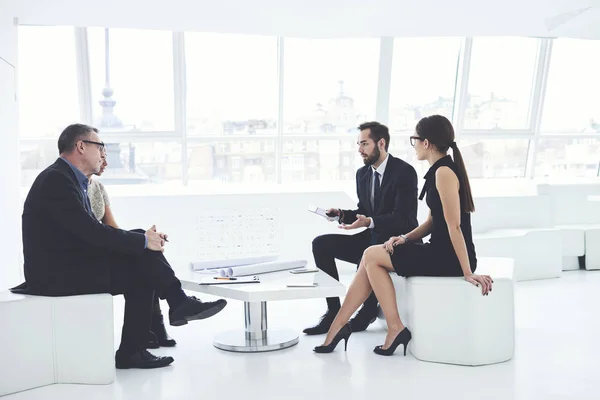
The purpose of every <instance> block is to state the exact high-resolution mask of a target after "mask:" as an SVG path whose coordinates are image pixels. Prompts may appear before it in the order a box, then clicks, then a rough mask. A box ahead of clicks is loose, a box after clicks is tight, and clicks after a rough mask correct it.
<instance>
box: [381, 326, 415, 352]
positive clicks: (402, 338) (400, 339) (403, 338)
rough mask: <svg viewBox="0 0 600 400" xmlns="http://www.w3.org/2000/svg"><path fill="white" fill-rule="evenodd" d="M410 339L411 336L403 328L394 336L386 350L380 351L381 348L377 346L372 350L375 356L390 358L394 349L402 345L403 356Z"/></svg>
mask: <svg viewBox="0 0 600 400" xmlns="http://www.w3.org/2000/svg"><path fill="white" fill-rule="evenodd" d="M410 339H412V334H411V333H410V331H409V330H408V328H404V329H402V330H401V331H400V333H399V334H398V335H397V336H396V338H395V339H394V341H393V342H392V344H391V345H390V347H388V348H387V349H385V350H384V349H382V348H381V346H377V347H375V348H374V349H373V351H374V352H375V354H379V355H380V356H391V355H392V354H394V351H396V347H398V346H399V345H400V344H403V345H404V355H406V348H407V347H408V342H410Z"/></svg>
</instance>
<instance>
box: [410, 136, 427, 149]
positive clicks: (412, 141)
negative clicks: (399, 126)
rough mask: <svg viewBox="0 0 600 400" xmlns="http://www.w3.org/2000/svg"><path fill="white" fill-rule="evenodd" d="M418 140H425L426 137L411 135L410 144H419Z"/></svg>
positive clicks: (413, 145)
mask: <svg viewBox="0 0 600 400" xmlns="http://www.w3.org/2000/svg"><path fill="white" fill-rule="evenodd" d="M417 140H421V141H423V140H425V139H423V138H422V137H420V136H411V137H410V145H411V146H412V147H415V144H417Z"/></svg>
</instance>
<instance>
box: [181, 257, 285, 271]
mask: <svg viewBox="0 0 600 400" xmlns="http://www.w3.org/2000/svg"><path fill="white" fill-rule="evenodd" d="M277 257H278V255H276V254H275V255H273V254H272V255H264V256H251V257H243V258H229V259H224V260H204V261H193V262H192V263H190V267H191V269H192V270H193V271H200V270H213V269H227V268H230V267H238V266H241V265H251V264H260V263H266V262H269V261H274V260H276V259H277Z"/></svg>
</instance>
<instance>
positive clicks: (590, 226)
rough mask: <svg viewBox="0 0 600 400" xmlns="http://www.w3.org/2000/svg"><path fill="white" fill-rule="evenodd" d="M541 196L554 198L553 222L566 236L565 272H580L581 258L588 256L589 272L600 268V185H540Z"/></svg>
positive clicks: (564, 245) (586, 259) (551, 199)
mask: <svg viewBox="0 0 600 400" xmlns="http://www.w3.org/2000/svg"><path fill="white" fill-rule="evenodd" d="M537 193H538V195H541V196H548V197H549V198H550V207H551V208H550V213H551V223H552V225H553V226H554V227H555V228H556V229H559V230H560V231H561V233H562V237H563V256H564V267H563V270H571V269H579V257H581V256H584V255H585V268H586V269H600V254H599V252H598V251H597V249H598V247H600V240H599V239H600V236H598V235H599V233H597V232H598V231H600V201H590V198H589V197H590V196H598V195H600V183H598V182H597V180H590V181H589V182H566V183H552V184H548V183H545V184H539V185H538V186H537Z"/></svg>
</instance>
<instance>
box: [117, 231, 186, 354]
mask: <svg viewBox="0 0 600 400" xmlns="http://www.w3.org/2000/svg"><path fill="white" fill-rule="evenodd" d="M138 232H139V231H138ZM177 289H181V282H180V281H179V279H177V277H176V276H175V273H174V272H173V269H172V268H171V266H170V265H169V263H168V261H167V260H166V258H165V257H164V255H163V254H162V253H161V252H156V251H151V250H145V251H144V253H143V254H142V255H141V256H137V257H132V256H122V257H118V256H115V257H112V260H111V266H110V293H111V294H112V295H118V294H123V295H124V297H125V316H124V319H123V331H122V334H121V345H120V346H119V350H120V351H122V352H125V353H134V352H135V351H137V350H140V349H143V348H145V343H146V341H147V340H148V331H150V325H151V322H152V310H153V308H154V297H155V296H158V297H160V298H162V299H164V298H165V293H167V292H169V291H172V290H177Z"/></svg>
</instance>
